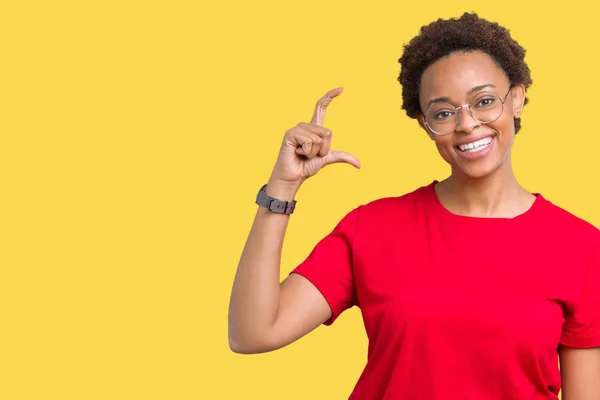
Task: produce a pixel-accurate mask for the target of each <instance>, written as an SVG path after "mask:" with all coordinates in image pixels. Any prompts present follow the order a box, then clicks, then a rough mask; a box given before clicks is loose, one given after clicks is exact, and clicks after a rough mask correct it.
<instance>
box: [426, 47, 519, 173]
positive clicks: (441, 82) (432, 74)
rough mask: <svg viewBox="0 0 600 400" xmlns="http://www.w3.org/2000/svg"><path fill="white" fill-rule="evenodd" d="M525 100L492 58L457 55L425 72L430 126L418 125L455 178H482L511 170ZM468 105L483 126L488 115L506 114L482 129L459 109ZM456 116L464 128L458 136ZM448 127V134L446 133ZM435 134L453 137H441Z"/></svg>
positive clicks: (464, 108) (462, 109)
mask: <svg viewBox="0 0 600 400" xmlns="http://www.w3.org/2000/svg"><path fill="white" fill-rule="evenodd" d="M524 98H525V88H524V86H523V85H513V86H512V88H511V85H510V82H509V80H508V77H507V76H506V74H505V73H504V71H503V70H502V69H501V68H500V67H498V66H497V64H495V63H494V61H493V60H492V58H491V57H490V56H488V55H487V54H485V53H483V52H479V51H473V52H468V53H454V54H451V55H449V56H447V57H444V58H442V59H440V60H438V61H436V62H435V63H433V64H432V65H430V66H429V67H428V68H427V69H426V70H425V71H424V72H423V76H422V77H421V85H420V92H419V102H420V105H421V110H423V113H425V114H427V120H426V119H425V115H420V116H419V123H420V124H421V126H422V127H423V128H424V129H425V130H426V131H427V133H428V135H429V136H430V137H431V139H433V140H434V141H435V144H436V146H437V149H438V151H439V153H440V155H441V156H442V157H443V158H444V160H446V162H448V163H449V164H450V166H451V167H452V174H453V175H456V174H461V175H464V176H466V177H468V178H481V177H485V176H487V175H490V174H491V173H493V172H494V171H496V170H498V169H499V168H501V167H503V166H507V167H508V168H510V151H511V148H512V144H513V141H514V137H515V124H514V118H515V117H517V118H518V117H520V114H521V110H522V108H523V100H524ZM502 101H504V106H503V107H501V102H502ZM465 104H471V106H472V110H473V112H474V113H475V114H474V115H475V116H476V117H478V118H479V119H480V120H483V121H484V122H488V120H486V116H487V115H492V116H495V115H497V114H494V111H493V110H494V109H496V110H502V114H501V115H500V116H499V117H498V118H497V119H496V120H495V121H493V122H490V123H487V124H482V123H481V122H479V121H477V120H475V119H474V118H473V116H472V115H471V114H470V113H469V107H462V108H460V109H458V110H455V109H454V107H460V106H462V105H465ZM498 107H500V108H498ZM490 110H491V111H490ZM456 114H459V116H458V117H459V124H458V126H456V128H455V129H454V130H453V129H452V128H453V127H454V126H455V121H456V120H455V118H456ZM444 124H446V125H444ZM447 124H450V127H449V129H446V130H444V129H442V128H444V127H447V126H448V125H447ZM432 128H434V129H435V130H436V131H438V132H441V131H443V133H446V132H448V131H449V132H450V133H448V134H445V135H439V134H437V133H435V132H433V131H432Z"/></svg>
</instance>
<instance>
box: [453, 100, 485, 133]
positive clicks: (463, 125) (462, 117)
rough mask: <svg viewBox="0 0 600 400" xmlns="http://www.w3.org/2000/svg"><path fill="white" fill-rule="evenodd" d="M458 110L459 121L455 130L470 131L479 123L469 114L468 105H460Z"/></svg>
mask: <svg viewBox="0 0 600 400" xmlns="http://www.w3.org/2000/svg"><path fill="white" fill-rule="evenodd" d="M458 112H459V113H460V114H459V115H458V117H459V121H458V126H457V127H456V132H465V133H471V132H473V130H474V129H475V128H477V127H478V126H479V125H481V124H480V123H479V121H477V120H476V119H475V118H473V116H472V115H471V110H470V108H469V106H468V105H465V106H463V107H461V108H460V109H459V110H458Z"/></svg>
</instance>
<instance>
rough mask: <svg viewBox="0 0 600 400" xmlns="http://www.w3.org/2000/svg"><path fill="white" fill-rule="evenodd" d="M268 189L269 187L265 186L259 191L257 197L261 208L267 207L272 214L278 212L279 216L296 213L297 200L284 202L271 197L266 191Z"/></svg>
mask: <svg viewBox="0 0 600 400" xmlns="http://www.w3.org/2000/svg"><path fill="white" fill-rule="evenodd" d="M266 189H267V185H266V184H265V185H263V187H261V188H260V190H259V191H258V194H257V195H256V204H258V205H259V206H263V207H266V208H267V209H268V210H269V211H271V212H276V213H279V214H288V215H289V214H291V213H293V212H294V209H295V208H296V200H292V201H284V200H279V199H276V198H274V197H271V196H269V195H268V194H267V193H266V192H265V190H266Z"/></svg>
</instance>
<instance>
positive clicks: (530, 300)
mask: <svg viewBox="0 0 600 400" xmlns="http://www.w3.org/2000/svg"><path fill="white" fill-rule="evenodd" d="M434 183H435V182H434ZM434 183H431V184H429V185H426V186H423V187H420V188H418V189H417V190H415V191H413V192H411V193H407V194H405V195H402V196H398V197H389V198H382V199H378V200H374V201H372V202H370V203H368V204H364V205H360V206H358V207H357V208H355V209H353V210H352V211H350V212H349V213H348V214H346V215H345V216H344V218H343V219H342V220H341V221H340V222H339V224H338V225H337V226H336V227H335V229H334V230H333V231H332V232H331V233H330V234H328V235H327V236H326V237H325V238H323V239H322V240H321V241H320V242H319V243H318V244H317V245H316V246H315V248H314V249H313V251H312V252H311V254H310V255H309V256H308V257H307V259H306V260H305V261H303V262H302V263H301V264H300V265H299V266H298V267H297V268H296V269H294V270H293V271H292V273H298V274H301V275H303V276H304V277H306V278H307V279H308V280H309V281H311V282H312V283H313V284H314V285H315V286H316V287H317V288H318V289H319V290H320V292H321V293H322V294H323V296H324V297H325V299H326V300H327V302H328V303H329V306H330V307H331V310H332V314H333V316H332V318H331V319H330V320H329V321H327V322H325V324H326V325H330V324H331V323H333V321H334V320H335V319H336V318H337V317H338V316H339V315H340V314H341V313H342V312H343V311H344V310H346V309H348V308H350V307H352V306H355V305H356V306H358V307H359V308H360V310H361V312H362V316H363V319H364V325H365V329H366V333H367V336H368V339H369V347H368V361H367V364H366V366H365V368H364V371H363V372H362V374H361V376H360V379H359V380H358V382H357V384H356V387H355V388H354V390H353V392H352V394H351V395H350V397H349V399H351V400H366V399H368V400H375V399H387V400H390V399H393V400H396V399H410V400H419V399H423V400H441V399H443V400H448V399H460V400H470V399H486V400H493V399H502V400H506V399H518V400H523V399H526V400H535V399H557V398H558V393H559V390H560V387H561V377H560V373H559V365H558V352H557V349H558V346H559V344H561V345H564V346H570V347H577V348H589V347H597V346H600V230H598V229H597V228H596V227H594V226H593V225H591V224H590V223H588V222H586V221H584V220H582V219H580V218H578V217H575V216H574V215H572V214H570V213H569V212H567V211H565V210H563V209H562V208H560V207H558V206H556V205H554V204H552V203H551V202H550V201H548V200H547V199H545V198H544V197H543V196H542V195H540V194H537V195H536V196H537V198H536V200H535V202H534V204H533V206H532V207H531V208H530V209H529V210H528V211H527V212H525V213H524V214H521V215H519V216H517V217H516V218H511V219H508V218H477V217H466V216H459V215H456V214H453V213H451V212H450V211H448V210H447V209H446V208H444V206H443V205H442V204H441V203H440V202H439V200H438V198H437V196H436V194H435V190H434V186H433V185H434Z"/></svg>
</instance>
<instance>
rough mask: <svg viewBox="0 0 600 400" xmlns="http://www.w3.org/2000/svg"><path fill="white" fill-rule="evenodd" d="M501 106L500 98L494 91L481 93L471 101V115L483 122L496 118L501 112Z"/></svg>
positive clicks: (486, 122)
mask: <svg viewBox="0 0 600 400" xmlns="http://www.w3.org/2000/svg"><path fill="white" fill-rule="evenodd" d="M502 107H503V105H502V100H501V99H500V97H499V96H498V95H497V94H495V93H481V94H478V95H477V96H476V97H475V98H474V99H473V101H471V110H473V117H474V118H475V119H476V120H478V121H479V122H481V123H484V124H489V123H490V122H494V121H495V120H497V119H498V118H499V117H500V115H501V114H502Z"/></svg>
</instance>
